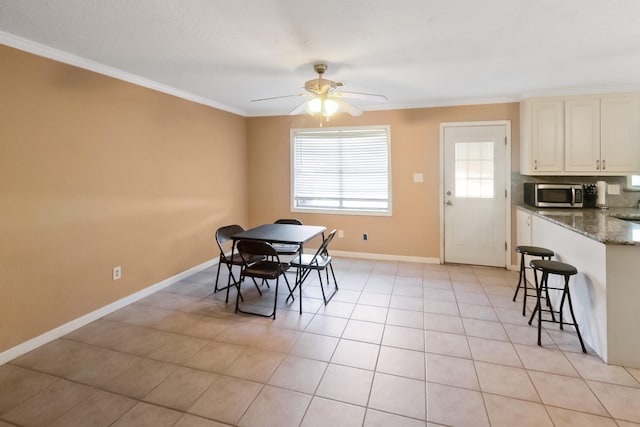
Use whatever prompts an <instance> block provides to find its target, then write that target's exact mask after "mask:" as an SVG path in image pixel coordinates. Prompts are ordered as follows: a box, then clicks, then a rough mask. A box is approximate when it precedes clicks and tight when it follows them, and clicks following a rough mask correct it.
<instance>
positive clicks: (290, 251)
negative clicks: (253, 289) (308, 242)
mask: <svg viewBox="0 0 640 427" xmlns="http://www.w3.org/2000/svg"><path fill="white" fill-rule="evenodd" d="M271 246H273V249H275V250H276V252H278V254H279V255H295V254H297V253H298V252H299V251H300V245H289V244H285V243H272V244H271Z"/></svg>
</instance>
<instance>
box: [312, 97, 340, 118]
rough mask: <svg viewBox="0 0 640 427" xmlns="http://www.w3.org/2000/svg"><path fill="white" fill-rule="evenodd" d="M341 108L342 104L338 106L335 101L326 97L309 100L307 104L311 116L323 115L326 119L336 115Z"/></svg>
mask: <svg viewBox="0 0 640 427" xmlns="http://www.w3.org/2000/svg"><path fill="white" fill-rule="evenodd" d="M339 108H340V104H338V103H337V102H336V101H334V100H333V99H329V98H325V97H315V98H312V99H310V100H309V102H308V104H307V112H308V113H309V114H318V113H320V114H322V115H323V116H325V117H330V116H332V115H333V114H335V113H336V112H337V111H338V109H339Z"/></svg>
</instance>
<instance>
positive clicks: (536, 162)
mask: <svg viewBox="0 0 640 427" xmlns="http://www.w3.org/2000/svg"><path fill="white" fill-rule="evenodd" d="M533 169H534V170H538V161H537V160H534V161H533Z"/></svg>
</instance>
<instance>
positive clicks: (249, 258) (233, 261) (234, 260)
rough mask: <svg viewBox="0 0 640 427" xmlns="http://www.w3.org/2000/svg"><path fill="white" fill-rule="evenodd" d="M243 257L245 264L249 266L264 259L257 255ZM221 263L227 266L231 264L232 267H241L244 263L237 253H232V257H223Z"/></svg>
mask: <svg viewBox="0 0 640 427" xmlns="http://www.w3.org/2000/svg"><path fill="white" fill-rule="evenodd" d="M245 257H246V258H247V263H249V264H253V263H255V262H258V261H261V260H263V259H264V257H262V256H258V255H250V256H246V255H245ZM223 262H225V263H227V264H232V265H242V264H243V263H244V261H243V260H242V257H241V256H240V254H239V253H237V252H234V253H233V256H227V255H225V257H224V261H223Z"/></svg>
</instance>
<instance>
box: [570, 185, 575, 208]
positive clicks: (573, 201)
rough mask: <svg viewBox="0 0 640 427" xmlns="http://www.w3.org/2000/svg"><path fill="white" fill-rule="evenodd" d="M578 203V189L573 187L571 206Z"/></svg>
mask: <svg viewBox="0 0 640 427" xmlns="http://www.w3.org/2000/svg"><path fill="white" fill-rule="evenodd" d="M575 204H576V189H575V187H571V206H573V205H575Z"/></svg>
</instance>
